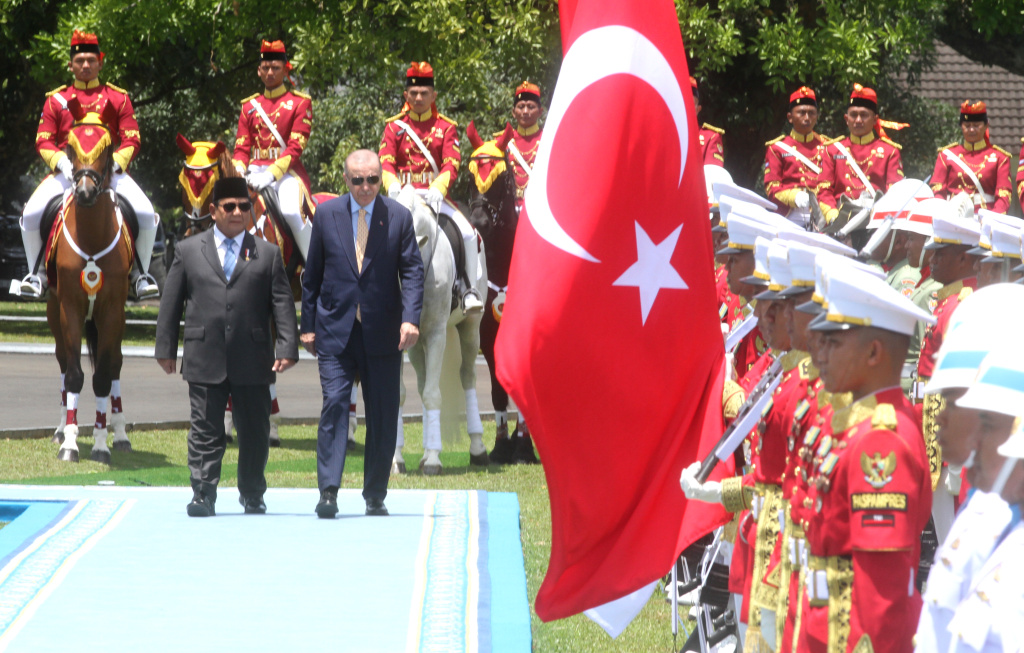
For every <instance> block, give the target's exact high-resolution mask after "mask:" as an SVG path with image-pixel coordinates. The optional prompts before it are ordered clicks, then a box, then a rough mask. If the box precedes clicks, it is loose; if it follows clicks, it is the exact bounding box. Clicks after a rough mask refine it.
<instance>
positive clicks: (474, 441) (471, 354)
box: [455, 315, 491, 466]
mask: <svg viewBox="0 0 1024 653" xmlns="http://www.w3.org/2000/svg"><path fill="white" fill-rule="evenodd" d="M455 328H456V330H457V331H458V332H459V346H460V347H461V349H462V363H461V365H459V379H460V380H461V381H462V390H463V391H464V392H465V393H466V431H468V432H469V464H470V465H484V466H486V465H489V464H490V463H491V460H490V458H488V456H487V447H485V446H484V424H483V422H482V421H481V419H480V403H479V401H478V400H477V396H476V355H477V352H479V351H480V316H479V315H476V316H470V317H467V318H466V319H465V320H463V321H462V322H459V323H458V324H457V325H456V326H455Z"/></svg>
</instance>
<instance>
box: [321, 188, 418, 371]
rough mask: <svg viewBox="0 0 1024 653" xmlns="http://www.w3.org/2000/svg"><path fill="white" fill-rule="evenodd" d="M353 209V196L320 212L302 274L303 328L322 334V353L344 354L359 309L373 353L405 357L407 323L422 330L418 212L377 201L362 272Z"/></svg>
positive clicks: (369, 350) (366, 341)
mask: <svg viewBox="0 0 1024 653" xmlns="http://www.w3.org/2000/svg"><path fill="white" fill-rule="evenodd" d="M350 207H351V202H350V199H349V194H348V193H346V194H345V195H343V196H341V197H338V198H335V199H333V200H330V201H329V202H325V203H324V204H321V205H320V206H318V207H317V209H316V217H315V219H314V220H313V232H312V234H311V235H310V241H309V256H308V257H307V258H306V270H305V272H304V273H303V276H302V326H301V331H302V333H315V334H316V350H317V353H318V354H327V355H337V354H340V353H341V352H342V351H344V349H345V345H346V344H347V343H348V339H349V335H350V334H351V333H352V326H353V324H354V323H355V320H356V306H357V305H358V306H359V307H360V311H361V317H362V327H363V343H364V347H365V348H366V353H367V355H369V356H383V355H387V354H397V353H398V341H399V336H400V332H401V326H402V323H403V322H410V323H412V324H415V325H417V326H419V323H420V310H421V309H422V307H423V260H422V259H421V258H420V250H419V248H418V247H417V246H416V232H415V230H414V229H413V223H412V214H411V213H409V210H408V209H406V208H405V207H404V206H402V205H401V204H399V203H398V202H395V201H394V200H391V199H388V198H387V197H381V196H379V195H378V196H377V200H376V202H374V205H373V214H372V216H371V218H372V219H371V221H370V232H369V234H368V235H367V240H366V253H365V254H364V256H363V271H362V273H360V272H359V269H358V265H357V263H356V244H355V238H354V236H353V234H352V213H351V211H350Z"/></svg>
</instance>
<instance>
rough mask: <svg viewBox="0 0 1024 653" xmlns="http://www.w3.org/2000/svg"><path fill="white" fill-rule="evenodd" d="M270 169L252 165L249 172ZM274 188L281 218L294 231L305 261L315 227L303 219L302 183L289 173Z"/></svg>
mask: <svg viewBox="0 0 1024 653" xmlns="http://www.w3.org/2000/svg"><path fill="white" fill-rule="evenodd" d="M269 167H270V166H256V165H250V166H249V172H250V173H251V172H264V171H265V170H267V169H268V168H269ZM273 186H274V190H276V191H277V201H278V204H280V206H281V217H283V218H284V220H285V222H287V223H288V227H289V228H290V229H291V230H292V235H293V236H294V237H295V241H296V243H298V246H299V251H300V252H301V253H302V259H303V260H305V259H306V253H307V252H309V236H310V234H311V233H312V231H313V225H312V224H310V223H307V222H306V221H305V220H304V219H303V217H302V182H301V181H299V178H298V177H296V176H295V175H293V174H292V173H290V172H289V173H286V174H285V175H284V176H282V177H281V178H280V179H278V180H277V181H276V182H274V184H273Z"/></svg>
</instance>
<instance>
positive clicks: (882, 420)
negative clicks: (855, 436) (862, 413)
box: [871, 404, 897, 431]
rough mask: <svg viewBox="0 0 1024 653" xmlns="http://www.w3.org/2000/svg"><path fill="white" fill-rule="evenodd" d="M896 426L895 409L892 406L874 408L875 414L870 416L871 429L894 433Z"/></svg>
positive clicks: (883, 405)
mask: <svg viewBox="0 0 1024 653" xmlns="http://www.w3.org/2000/svg"><path fill="white" fill-rule="evenodd" d="M896 426H897V422H896V409H895V408H893V407H892V404H878V405H877V406H875V413H874V415H872V416H871V428H873V429H886V430H888V431H895V430H896Z"/></svg>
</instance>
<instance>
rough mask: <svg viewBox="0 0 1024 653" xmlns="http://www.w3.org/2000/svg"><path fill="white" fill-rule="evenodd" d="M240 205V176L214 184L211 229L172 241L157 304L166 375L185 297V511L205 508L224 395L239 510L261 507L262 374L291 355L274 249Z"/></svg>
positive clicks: (212, 487)
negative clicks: (249, 224)
mask: <svg viewBox="0 0 1024 653" xmlns="http://www.w3.org/2000/svg"><path fill="white" fill-rule="evenodd" d="M249 209H250V204H249V191H248V188H246V184H245V179H242V178H240V177H237V178H231V177H229V178H226V179H221V180H219V181H217V182H216V184H215V185H214V188H213V200H212V203H211V204H210V214H211V215H212V216H213V219H214V222H215V223H216V226H214V228H213V229H210V230H209V231H206V232H204V233H202V234H200V235H198V236H194V237H192V238H187V239H185V240H182V241H180V242H179V243H178V246H177V251H176V253H175V257H174V263H173V264H172V265H171V269H170V271H169V272H168V273H167V282H166V284H165V285H164V294H163V298H162V299H161V300H160V315H159V318H158V320H157V330H156V359H157V362H158V363H159V364H160V367H161V368H163V370H164V371H165V372H167V373H168V374H173V373H174V371H175V362H176V359H177V355H178V324H179V322H180V320H181V314H182V311H183V309H184V308H185V304H186V302H187V303H188V312H187V313H186V315H185V353H184V356H183V357H182V362H181V372H182V376H184V378H185V380H186V381H188V394H189V402H190V403H191V409H192V416H191V421H192V428H191V429H189V434H188V468H189V472H190V474H191V477H192V490H193V493H194V496H193V497H192V502H191V503H189V504H188V507H187V511H188V514H189V515H190V516H192V517H209V516H212V515H214V514H215V510H214V504H215V503H216V501H217V483H218V482H219V481H220V469H221V460H222V459H223V457H224V447H225V442H226V438H225V433H224V410H225V407H226V406H227V401H228V396H229V395H230V396H231V397H232V402H233V407H234V419H235V424H236V425H237V426H238V492H239V499H238V500H239V502H240V503H241V504H242V506H244V508H245V512H246V513H249V514H254V513H255V514H261V513H265V512H266V511H267V506H266V504H265V503H264V502H263V493H264V492H265V491H266V489H267V479H266V476H265V475H264V471H265V469H266V466H267V456H268V454H269V451H270V383H271V375H272V373H273V372H284V371H285V370H287V369H288V368H290V367H291V366H292V365H294V364H295V362H296V361H297V360H298V358H299V350H298V336H297V333H296V332H297V326H296V320H295V302H294V300H293V298H292V293H291V288H290V287H289V284H288V277H287V276H286V275H285V271H284V265H283V264H282V262H281V254H280V251H279V250H278V248H277V246H275V245H271V244H270V243H267V242H265V241H263V240H257V239H256V238H254V237H253V235H252V234H250V233H249V232H247V231H246V230H245V218H246V216H247V215H248V214H249ZM271 323H273V326H275V327H276V329H277V342H276V349H277V355H276V356H277V357H276V359H275V353H274V351H275V342H274V340H272V339H271V335H272V334H273V330H272V329H271Z"/></svg>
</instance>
